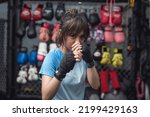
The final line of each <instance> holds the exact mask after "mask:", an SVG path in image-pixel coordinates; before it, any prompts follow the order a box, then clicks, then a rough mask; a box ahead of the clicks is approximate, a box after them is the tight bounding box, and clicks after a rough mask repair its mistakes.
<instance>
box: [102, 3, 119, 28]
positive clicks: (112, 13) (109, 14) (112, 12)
mask: <svg viewBox="0 0 150 117" xmlns="http://www.w3.org/2000/svg"><path fill="white" fill-rule="evenodd" d="M100 16H101V23H102V24H104V25H108V24H110V25H115V26H118V25H121V24H122V6H116V5H113V6H112V0H111V2H110V6H109V5H108V3H107V4H105V5H102V6H101V9H100Z"/></svg>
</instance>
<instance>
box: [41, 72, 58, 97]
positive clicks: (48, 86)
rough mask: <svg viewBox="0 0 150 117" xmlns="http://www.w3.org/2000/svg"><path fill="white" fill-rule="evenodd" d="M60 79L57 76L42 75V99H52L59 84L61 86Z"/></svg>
mask: <svg viewBox="0 0 150 117" xmlns="http://www.w3.org/2000/svg"><path fill="white" fill-rule="evenodd" d="M60 83H61V82H60V81H59V80H57V79H56V78H55V77H53V78H52V77H49V76H46V75H43V76H42V100H48V99H52V98H53V97H54V96H55V94H56V92H57V90H58V88H59V86H60Z"/></svg>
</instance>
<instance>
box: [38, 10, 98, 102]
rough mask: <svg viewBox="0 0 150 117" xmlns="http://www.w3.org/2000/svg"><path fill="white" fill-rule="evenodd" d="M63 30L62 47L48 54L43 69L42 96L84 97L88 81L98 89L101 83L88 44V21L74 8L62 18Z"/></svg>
mask: <svg viewBox="0 0 150 117" xmlns="http://www.w3.org/2000/svg"><path fill="white" fill-rule="evenodd" d="M59 30H60V31H59V36H58V37H57V38H58V39H57V44H58V46H59V48H57V49H54V50H51V51H50V52H49V53H48V54H47V56H46V58H45V59H44V62H43V64H42V66H41V70H40V75H41V77H42V99H54V100H74V99H75V100H83V99H84V93H85V87H86V81H88V83H89V84H90V86H91V87H92V88H94V89H98V88H99V86H100V83H99V76H98V73H97V71H96V68H95V66H94V62H93V58H92V56H91V54H90V50H89V48H88V46H87V45H86V44H85V42H86V39H87V38H88V36H89V27H88V23H87V21H86V19H85V17H84V16H82V15H81V14H78V12H77V10H75V9H72V10H69V11H67V12H66V13H65V14H64V16H63V17H62V18H61V22H60V29H59ZM86 78H87V79H86Z"/></svg>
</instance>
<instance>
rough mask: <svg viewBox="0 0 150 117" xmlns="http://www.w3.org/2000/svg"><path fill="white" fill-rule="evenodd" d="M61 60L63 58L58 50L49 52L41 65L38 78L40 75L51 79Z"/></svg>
mask: <svg viewBox="0 0 150 117" xmlns="http://www.w3.org/2000/svg"><path fill="white" fill-rule="evenodd" d="M62 58H63V54H62V52H61V51H60V50H58V49H57V50H52V51H50V52H49V53H48V54H47V55H46V57H45V59H44V61H43V64H42V66H41V69H40V72H39V75H40V77H41V76H42V75H47V76H50V77H53V76H54V74H55V73H56V70H57V68H58V67H59V65H60V61H61V59H62Z"/></svg>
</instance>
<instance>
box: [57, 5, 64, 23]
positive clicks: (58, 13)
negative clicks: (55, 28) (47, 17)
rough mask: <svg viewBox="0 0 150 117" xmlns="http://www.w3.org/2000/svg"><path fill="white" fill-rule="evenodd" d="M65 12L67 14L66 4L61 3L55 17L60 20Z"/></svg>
mask: <svg viewBox="0 0 150 117" xmlns="http://www.w3.org/2000/svg"><path fill="white" fill-rule="evenodd" d="M64 14H65V4H64V3H59V4H58V6H57V8H56V10H55V17H56V19H57V20H58V21H59V20H60V19H61V17H62V16H63V15H64Z"/></svg>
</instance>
